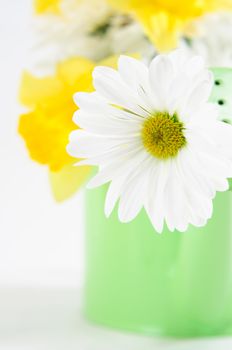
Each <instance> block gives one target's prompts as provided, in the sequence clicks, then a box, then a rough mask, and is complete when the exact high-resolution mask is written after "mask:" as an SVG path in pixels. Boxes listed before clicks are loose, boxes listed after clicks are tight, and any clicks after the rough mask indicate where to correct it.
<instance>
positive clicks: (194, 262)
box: [85, 70, 232, 337]
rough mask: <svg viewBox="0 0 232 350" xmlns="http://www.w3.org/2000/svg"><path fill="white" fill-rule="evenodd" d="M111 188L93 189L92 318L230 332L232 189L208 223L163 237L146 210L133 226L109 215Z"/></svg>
mask: <svg viewBox="0 0 232 350" xmlns="http://www.w3.org/2000/svg"><path fill="white" fill-rule="evenodd" d="M223 72H224V70H222V71H221V72H218V71H216V73H215V75H216V74H217V75H220V74H222V73H223ZM220 77H221V78H220V79H222V76H221V75H220ZM225 77H227V75H225ZM225 79H226V78H224V77H223V79H222V80H223V82H224V89H225V91H226V93H228V95H226V94H223V91H222V87H221V85H215V89H214V92H213V97H212V98H214V99H217V98H219V97H220V98H221V96H222V97H223V98H225V97H226V99H227V97H228V98H229V88H228V87H227V90H226V84H225ZM229 81H232V76H231V80H229ZM216 89H217V91H218V92H215V91H216ZM217 94H218V95H217ZM219 95H220V96H219ZM223 109H224V110H225V106H224V105H223ZM227 117H228V115H227ZM106 189H107V187H102V188H98V189H95V190H89V191H87V194H86V208H87V213H86V226H87V227H86V231H87V237H86V257H87V260H86V290H85V313H86V315H87V317H88V319H90V320H92V321H95V322H97V323H101V324H105V325H107V326H111V327H115V328H121V329H127V330H132V331H137V332H143V333H148V334H162V335H170V336H176V337H188V336H190V337H193V336H205V335H216V334H226V333H230V329H232V217H231V213H232V192H225V193H218V194H217V196H216V198H215V200H214V214H213V217H212V219H210V220H209V222H208V224H207V225H206V226H205V227H203V228H195V227H192V226H191V227H190V228H189V229H188V231H187V232H185V233H179V232H177V231H175V232H173V233H171V232H169V231H168V229H167V228H165V230H164V232H163V233H162V235H158V234H157V233H156V232H155V231H154V229H153V227H152V226H151V224H150V222H149V220H148V218H147V216H146V214H145V212H142V213H140V214H139V216H138V217H137V218H136V219H135V220H134V221H132V222H131V223H128V224H122V223H120V222H119V220H118V218H117V211H116V210H115V211H114V213H113V214H112V215H111V217H110V218H109V219H106V218H105V216H104V212H103V208H104V199H105V192H106Z"/></svg>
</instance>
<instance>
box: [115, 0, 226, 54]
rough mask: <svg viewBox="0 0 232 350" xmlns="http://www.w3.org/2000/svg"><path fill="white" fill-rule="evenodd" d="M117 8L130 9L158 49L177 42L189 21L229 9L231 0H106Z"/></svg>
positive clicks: (160, 49) (167, 47)
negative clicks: (209, 13)
mask: <svg viewBox="0 0 232 350" xmlns="http://www.w3.org/2000/svg"><path fill="white" fill-rule="evenodd" d="M109 2H110V3H111V4H112V5H114V6H115V7H117V8H118V9H120V10H122V11H126V12H131V13H134V14H135V16H136V18H137V19H138V20H139V21H140V22H141V23H142V25H143V27H144V30H145V31H146V33H147V35H148V36H149V37H150V39H151V40H152V41H153V43H154V44H155V46H156V48H157V49H158V50H159V51H167V50H170V49H172V48H174V47H176V45H177V40H178V37H179V36H180V34H181V33H186V32H188V31H189V28H190V27H191V21H192V20H194V19H195V18H197V17H199V16H202V15H204V14H205V13H208V12H213V11H217V10H226V9H232V0H143V1H141V0H109Z"/></svg>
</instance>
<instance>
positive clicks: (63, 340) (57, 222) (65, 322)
mask: <svg viewBox="0 0 232 350" xmlns="http://www.w3.org/2000/svg"><path fill="white" fill-rule="evenodd" d="M30 21H31V0H0V118H1V119H0V120H1V124H0V350H37V349H38V350H40V349H41V350H44V349H45V350H46V349H47V350H59V349H60V350H72V349H76V350H150V349H157V350H231V349H232V340H231V338H222V339H220V338H219V339H216V338H215V339H209V340H207V339H204V340H201V339H200V340H188V341H185V340H183V341H181V340H180V341H177V340H166V339H154V338H149V337H142V336H138V335H130V334H127V333H119V332H115V331H111V330H107V329H104V328H100V327H99V328H98V327H96V326H93V325H90V324H88V323H87V321H85V320H83V318H82V316H81V311H80V310H81V302H80V300H81V297H80V296H81V293H80V288H81V286H82V283H83V237H84V229H83V194H78V195H76V196H75V197H73V199H71V200H69V201H67V202H65V203H64V204H59V205H58V204H56V203H55V202H54V200H53V198H52V196H51V193H50V189H49V184H48V179H47V172H46V169H45V168H43V167H42V166H40V165H37V164H35V163H33V162H32V161H30V160H29V158H28V155H27V152H26V149H25V147H24V144H23V141H22V140H21V138H20V137H19V136H18V134H17V120H18V115H19V112H20V107H19V105H18V104H17V102H16V101H17V91H18V84H19V78H20V73H21V71H22V68H23V66H24V65H25V64H27V63H28V47H29V46H30V45H31V33H30V31H31V29H30V28H31V27H30Z"/></svg>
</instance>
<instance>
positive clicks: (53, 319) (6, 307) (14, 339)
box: [0, 288, 232, 350]
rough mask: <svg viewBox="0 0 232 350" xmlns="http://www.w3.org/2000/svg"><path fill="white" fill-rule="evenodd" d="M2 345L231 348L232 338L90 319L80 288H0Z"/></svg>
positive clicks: (101, 349) (78, 349)
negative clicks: (116, 326) (140, 329)
mask: <svg viewBox="0 0 232 350" xmlns="http://www.w3.org/2000/svg"><path fill="white" fill-rule="evenodd" d="M0 349H1V350H40V349H41V350H53V349H54V350H72V349H75V350H231V349H232V338H211V339H199V340H172V339H162V338H161V339H160V338H153V337H145V336H141V335H137V334H131V333H126V332H125V333H123V332H118V331H115V330H111V329H107V328H103V327H100V326H96V325H93V324H90V323H88V322H87V321H86V320H85V319H84V318H83V317H82V315H81V293H80V291H78V290H76V289H45V288H44V289H38V288H36V289H33V288H30V289H25V288H24V289H18V288H11V289H2V290H0Z"/></svg>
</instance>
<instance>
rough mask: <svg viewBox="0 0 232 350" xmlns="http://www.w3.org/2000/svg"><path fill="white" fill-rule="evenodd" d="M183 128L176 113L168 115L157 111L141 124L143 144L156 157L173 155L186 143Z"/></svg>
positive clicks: (165, 157) (164, 157)
mask: <svg viewBox="0 0 232 350" xmlns="http://www.w3.org/2000/svg"><path fill="white" fill-rule="evenodd" d="M183 130H184V125H183V123H182V122H180V121H179V119H178V117H177V115H176V114H174V115H173V116H170V115H169V114H168V113H167V112H157V113H155V114H154V115H152V116H150V117H149V118H147V119H146V120H145V122H144V124H143V127H142V134H141V136H142V141H143V145H144V147H145V148H146V150H147V151H148V152H149V153H151V154H152V155H153V156H154V157H156V158H159V159H167V158H170V157H175V156H176V155H177V154H178V152H179V150H180V149H181V148H182V147H184V146H185V145H186V138H185V136H184V133H183Z"/></svg>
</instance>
